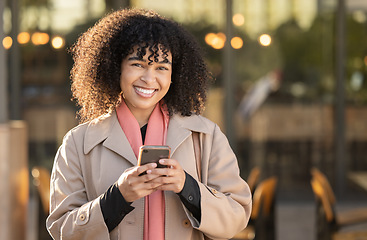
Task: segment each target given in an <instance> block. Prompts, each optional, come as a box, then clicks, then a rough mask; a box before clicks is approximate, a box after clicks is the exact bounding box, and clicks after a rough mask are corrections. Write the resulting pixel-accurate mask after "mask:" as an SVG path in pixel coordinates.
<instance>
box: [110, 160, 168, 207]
mask: <svg viewBox="0 0 367 240" xmlns="http://www.w3.org/2000/svg"><path fill="white" fill-rule="evenodd" d="M156 167H157V164H156V163H150V164H145V165H143V166H136V167H132V168H128V169H126V170H125V172H124V173H123V174H121V176H120V178H119V179H118V181H117V184H118V187H119V190H120V192H121V194H122V196H123V197H124V199H125V200H126V201H127V202H133V201H135V200H137V199H139V198H142V197H145V196H147V195H149V194H151V193H152V192H154V191H156V189H157V187H159V186H160V185H161V184H162V183H160V182H159V181H153V180H154V179H156V178H159V177H160V175H159V174H155V173H153V172H152V171H153V170H154V169H155V168H156ZM144 172H147V174H144V175H140V174H141V173H144ZM139 175H140V176H139Z"/></svg>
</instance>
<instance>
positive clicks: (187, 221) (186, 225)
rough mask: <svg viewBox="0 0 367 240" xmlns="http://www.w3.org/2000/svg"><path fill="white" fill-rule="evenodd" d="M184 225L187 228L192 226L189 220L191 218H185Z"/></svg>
mask: <svg viewBox="0 0 367 240" xmlns="http://www.w3.org/2000/svg"><path fill="white" fill-rule="evenodd" d="M182 225H183V226H184V227H185V228H188V227H190V221H189V219H187V218H186V219H185V220H183V221H182Z"/></svg>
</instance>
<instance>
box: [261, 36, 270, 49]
mask: <svg viewBox="0 0 367 240" xmlns="http://www.w3.org/2000/svg"><path fill="white" fill-rule="evenodd" d="M259 43H260V44H261V45H263V46H265V47H267V46H269V45H270V44H271V37H270V35H269V34H262V35H261V36H260V37H259Z"/></svg>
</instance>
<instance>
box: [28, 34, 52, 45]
mask: <svg viewBox="0 0 367 240" xmlns="http://www.w3.org/2000/svg"><path fill="white" fill-rule="evenodd" d="M31 40H32V43H33V44H34V45H45V44H47V43H48V41H49V40H50V37H49V36H48V34H47V33H42V32H35V33H33V34H32V38H31Z"/></svg>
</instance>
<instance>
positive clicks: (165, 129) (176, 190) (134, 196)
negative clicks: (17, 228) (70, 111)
mask: <svg viewBox="0 0 367 240" xmlns="http://www.w3.org/2000/svg"><path fill="white" fill-rule="evenodd" d="M71 53H72V54H73V60H74V65H73V68H72V71H71V79H72V86H71V88H72V93H73V97H74V98H75V100H76V101H77V103H78V105H79V106H80V111H79V113H78V114H79V117H80V121H81V123H80V125H78V126H77V127H75V128H74V129H72V130H70V131H69V132H68V133H67V134H66V135H65V137H64V139H63V143H62V145H61V146H60V148H59V150H58V152H57V154H56V157H55V161H54V166H53V170H52V174H51V189H50V191H51V196H50V215H49V217H48V219H47V221H46V225H47V229H48V231H49V233H50V234H51V236H52V237H53V238H54V239H78V240H80V239H88V240H92V239H98V240H101V239H144V240H146V239H154V240H163V239H204V236H205V238H207V237H209V238H212V239H228V238H231V237H233V236H234V235H235V234H236V233H238V232H239V231H241V230H242V229H243V228H245V227H246V225H247V223H248V220H249V217H250V212H251V203H252V201H251V193H250V189H249V187H248V185H247V183H246V182H245V181H244V180H243V179H242V178H241V177H240V175H239V168H238V164H237V159H236V156H235V154H234V153H233V151H232V149H231V147H230V145H229V143H228V140H227V138H226V137H225V135H224V134H223V133H222V132H221V130H220V129H219V127H218V126H217V125H216V124H215V123H213V122H211V121H210V120H208V119H206V118H204V117H202V116H200V113H201V112H202V111H203V108H204V103H205V100H206V91H207V87H208V83H209V82H210V80H211V75H210V74H209V72H208V70H207V67H206V64H205V62H204V60H203V57H202V54H201V50H200V48H199V46H198V43H197V42H196V41H195V40H194V38H193V37H192V36H191V35H190V34H189V33H188V32H187V31H186V30H184V28H183V27H182V26H180V25H179V24H178V23H176V22H174V21H172V20H169V19H166V18H164V17H162V16H160V15H158V14H157V13H155V12H153V11H148V10H139V9H129V10H128V9H123V10H119V11H115V12H112V13H110V14H109V15H107V16H105V17H104V18H102V19H101V20H99V21H98V22H97V23H96V24H95V25H94V26H93V27H91V28H90V29H89V30H88V31H86V32H85V33H84V34H82V35H81V36H80V37H79V39H78V40H77V42H76V43H75V44H74V46H73V47H72V48H71ZM193 132H196V133H198V134H199V139H200V146H201V151H200V154H201V156H200V157H199V159H197V158H196V157H195V154H196V152H195V150H194V143H193V137H192V134H193ZM142 145H168V146H169V147H170V148H171V157H170V158H169V159H161V160H160V162H159V163H160V164H162V165H165V166H167V167H166V168H157V163H149V164H145V165H142V166H138V165H137V159H138V154H139V147H140V146H142ZM196 161H200V165H201V174H199V173H198V169H197V164H196ZM142 173H146V174H142ZM199 175H201V177H202V178H201V180H199Z"/></svg>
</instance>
